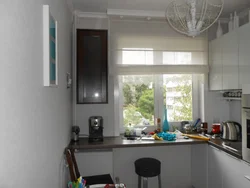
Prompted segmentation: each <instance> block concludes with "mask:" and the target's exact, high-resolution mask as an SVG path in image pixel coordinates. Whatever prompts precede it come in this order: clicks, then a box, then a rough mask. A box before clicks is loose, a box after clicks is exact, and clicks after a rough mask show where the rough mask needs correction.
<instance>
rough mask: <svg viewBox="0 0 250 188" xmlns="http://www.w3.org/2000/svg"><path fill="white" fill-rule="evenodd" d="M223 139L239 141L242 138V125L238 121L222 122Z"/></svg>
mask: <svg viewBox="0 0 250 188" xmlns="http://www.w3.org/2000/svg"><path fill="white" fill-rule="evenodd" d="M222 128H223V134H222V139H225V140H230V141H238V140H239V139H240V138H241V125H240V124H239V123H237V122H233V121H227V122H223V123H222Z"/></svg>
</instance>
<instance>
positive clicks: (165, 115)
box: [162, 107, 170, 132]
mask: <svg viewBox="0 0 250 188" xmlns="http://www.w3.org/2000/svg"><path fill="white" fill-rule="evenodd" d="M169 128H170V126H169V123H168V114H167V108H166V107H164V121H163V126H162V130H163V132H167V131H169Z"/></svg>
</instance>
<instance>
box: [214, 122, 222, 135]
mask: <svg viewBox="0 0 250 188" xmlns="http://www.w3.org/2000/svg"><path fill="white" fill-rule="evenodd" d="M212 133H213V134H220V124H219V123H216V124H213V125H212Z"/></svg>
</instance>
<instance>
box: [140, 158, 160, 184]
mask: <svg viewBox="0 0 250 188" xmlns="http://www.w3.org/2000/svg"><path fill="white" fill-rule="evenodd" d="M135 173H136V174H137V175H138V188H141V178H143V188H148V178H152V177H156V176H158V187H159V188H161V162H160V161H159V160H157V159H153V158H141V159H138V160H136V161H135Z"/></svg>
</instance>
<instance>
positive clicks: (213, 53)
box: [209, 39, 222, 90]
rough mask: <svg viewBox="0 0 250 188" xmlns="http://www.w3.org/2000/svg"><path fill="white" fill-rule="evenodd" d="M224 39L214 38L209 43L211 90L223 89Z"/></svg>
mask: <svg viewBox="0 0 250 188" xmlns="http://www.w3.org/2000/svg"><path fill="white" fill-rule="evenodd" d="M221 54H222V40H221V39H217V40H213V41H212V42H210V44H209V65H210V72H209V80H210V82H209V86H210V90H221V89H222V56H221Z"/></svg>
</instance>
